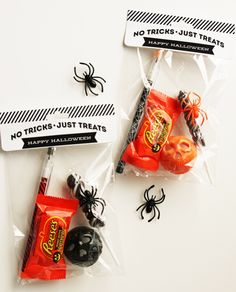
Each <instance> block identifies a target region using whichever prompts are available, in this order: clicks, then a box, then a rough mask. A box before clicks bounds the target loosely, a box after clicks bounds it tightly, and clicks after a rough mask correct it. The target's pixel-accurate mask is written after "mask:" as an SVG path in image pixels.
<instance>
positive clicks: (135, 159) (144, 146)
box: [121, 90, 181, 172]
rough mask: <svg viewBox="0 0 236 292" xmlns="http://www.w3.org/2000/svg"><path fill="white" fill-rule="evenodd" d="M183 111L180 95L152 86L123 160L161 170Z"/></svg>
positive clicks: (148, 169) (137, 165) (144, 168)
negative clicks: (165, 148)
mask: <svg viewBox="0 0 236 292" xmlns="http://www.w3.org/2000/svg"><path fill="white" fill-rule="evenodd" d="M180 113H181V107H180V105H179V103H178V101H177V100H176V99H174V98H171V97H169V96H167V95H165V94H163V93H161V92H158V91H156V90H151V91H150V93H149V95H148V97H147V102H146V107H145V113H144V116H143V119H142V121H141V122H140V125H139V130H138V133H137V135H136V137H135V139H134V140H133V141H132V142H131V143H130V144H129V145H128V146H127V148H126V150H125V152H124V153H123V156H122V158H121V160H123V161H125V162H126V163H129V164H131V165H134V166H135V167H137V168H141V169H143V170H147V171H153V172H154V171H157V170H158V168H159V160H160V152H161V150H162V147H163V146H164V145H165V143H166V141H167V139H168V137H169V135H170V133H171V130H172V128H173V126H174V123H175V122H176V120H177V119H178V117H179V115H180Z"/></svg>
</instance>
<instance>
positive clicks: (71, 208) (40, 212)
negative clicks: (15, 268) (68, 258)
mask: <svg viewBox="0 0 236 292" xmlns="http://www.w3.org/2000/svg"><path fill="white" fill-rule="evenodd" d="M77 207H78V200H72V199H63V198H57V197H50V196H45V195H42V194H39V195H38V196H37V200H36V208H35V212H34V221H33V222H34V229H33V235H32V245H31V249H30V251H29V255H28V257H27V258H24V261H23V266H22V270H21V273H20V277H21V278H22V279H40V280H56V279H65V278H66V263H65V259H64V257H63V250H64V243H65V240H66V235H67V233H68V229H69V225H70V221H71V218H72V216H73V215H74V214H75V212H76V210H77ZM27 248H28V247H27V246H26V249H27Z"/></svg>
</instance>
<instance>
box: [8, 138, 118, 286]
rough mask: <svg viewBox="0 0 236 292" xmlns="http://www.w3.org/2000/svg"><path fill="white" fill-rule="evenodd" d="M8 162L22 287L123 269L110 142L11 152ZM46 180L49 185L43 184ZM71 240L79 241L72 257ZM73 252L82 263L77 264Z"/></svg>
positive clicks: (19, 278) (11, 203)
mask: <svg viewBox="0 0 236 292" xmlns="http://www.w3.org/2000/svg"><path fill="white" fill-rule="evenodd" d="M88 148H89V156H88V155H87V153H88ZM49 149H50V148H49ZM51 149H52V148H51ZM43 160H44V161H45V162H44V163H43ZM5 163H6V175H7V179H8V186H9V188H8V189H9V197H10V207H11V212H12V217H13V218H12V220H13V231H14V242H15V250H16V255H17V259H18V263H19V273H18V280H19V282H20V283H21V284H24V283H28V282H29V281H32V280H51V279H64V278H68V277H71V276H77V275H81V274H87V275H89V276H96V275H106V274H109V273H112V274H114V273H117V272H118V273H119V272H120V271H121V262H120V250H119V235H118V228H117V225H116V216H115V212H114V210H113V208H112V207H111V205H110V203H109V197H110V196H111V193H112V182H113V180H114V169H113V162H112V145H111V144H98V145H89V146H88V145H83V146H82V145H80V146H78V147H77V146H75V147H58V148H57V149H56V151H55V148H53V151H50V150H47V149H42V150H30V151H29V150H28V151H19V152H7V153H5ZM16 165H17V166H18V167H16ZM19 166H21V168H22V171H20V168H19ZM42 169H43V172H42ZM40 173H41V174H40ZM71 176H75V177H76V178H78V181H77V187H78V186H79V185H80V186H81V187H82V189H83V190H82V193H81V194H80V197H78V196H76V192H75V190H74V189H72V187H71V184H69V178H70V177H71ZM45 177H46V179H47V180H48V181H47V184H46V185H43V184H42V181H44V182H45V180H43V178H44V179H45ZM39 178H41V180H40V183H39ZM49 181H50V184H49ZM13 182H14V183H13ZM38 185H39V187H38ZM45 187H46V189H45ZM47 187H48V188H47ZM91 199H92V201H91ZM93 199H96V200H95V201H94V200H93ZM83 200H84V201H83ZM36 201H37V202H36ZM78 202H80V207H78V208H76V204H78ZM82 202H83V204H82ZM35 206H36V207H35ZM35 210H36V211H35ZM35 212H36V213H35ZM86 212H87V213H86ZM63 214H64V215H63ZM101 214H102V216H101ZM88 215H90V217H91V216H94V217H95V218H102V221H103V223H104V224H103V226H100V225H98V224H92V222H91V221H90V220H89V219H91V218H88ZM53 218H56V219H55V220H54V219H53ZM57 218H60V219H58V221H57ZM93 219H94V218H93ZM53 220H54V221H53ZM32 222H33V223H32ZM93 223H94V221H93ZM31 225H32V226H33V235H32V230H31V229H32V226H31ZM42 225H43V228H41V227H42ZM65 226H66V228H64V227H65ZM56 227H58V228H56ZM55 230H56V231H55ZM72 230H75V231H74V234H73V232H71V231H72ZM59 232H60V236H59V235H58V234H59ZM55 233H56V239H55V236H54V234H55ZM30 234H31V235H30ZM69 234H72V235H71V236H72V237H71V236H70V237H69ZM78 234H80V235H81V236H82V237H81V238H80V239H79V238H77V237H78ZM83 238H85V239H83ZM69 239H70V240H69ZM73 240H75V241H76V242H77V243H78V244H77V249H76V250H75V251H74V254H72V253H70V252H72V246H71V244H74V243H73ZM54 241H57V243H55V244H54ZM67 241H68V242H67ZM29 242H30V245H29ZM71 242H72V243H71ZM66 244H67V247H68V249H69V253H67V256H66V255H65V250H66ZM44 247H45V248H46V254H45V249H44ZM27 249H28V250H29V249H30V251H28V252H27ZM86 249H87V250H86ZM81 250H82V252H81ZM86 252H87V254H86ZM27 253H28V255H27ZM47 253H48V254H49V253H50V255H49V256H47ZM75 253H76V254H77V255H79V259H78V258H77V259H75V261H73V257H75V258H76V254H75ZM84 253H85V254H84ZM71 254H72V258H70V255H71ZM61 258H62V259H63V260H61ZM25 267H26V268H25ZM24 268H25V269H26V270H25V271H26V272H25V273H24V272H23V269H24Z"/></svg>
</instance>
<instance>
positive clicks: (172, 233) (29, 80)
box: [0, 0, 236, 292]
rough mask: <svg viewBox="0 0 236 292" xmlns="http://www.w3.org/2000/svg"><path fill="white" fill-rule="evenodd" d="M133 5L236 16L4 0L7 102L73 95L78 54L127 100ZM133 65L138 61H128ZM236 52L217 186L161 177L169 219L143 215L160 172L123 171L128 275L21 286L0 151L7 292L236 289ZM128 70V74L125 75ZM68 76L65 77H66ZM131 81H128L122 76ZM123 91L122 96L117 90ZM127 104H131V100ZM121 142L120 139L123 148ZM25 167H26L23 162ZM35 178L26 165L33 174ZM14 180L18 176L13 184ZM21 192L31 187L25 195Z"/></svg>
mask: <svg viewBox="0 0 236 292" xmlns="http://www.w3.org/2000/svg"><path fill="white" fill-rule="evenodd" d="M127 9H142V10H145V11H154V12H159V11H160V12H164V13H165V12H166V13H169V14H171V13H173V14H177V15H189V14H190V15H189V16H193V17H194V16H196V17H202V18H210V19H215V20H225V21H228V22H235V12H234V10H235V8H234V1H224V2H220V1H217V2H216V1H197V2H196V1H195V2H193V1H192V2H190V1H184V0H179V1H173V2H172V3H171V2H170V1H169V2H161V1H142V2H141V1H131V0H128V1H124V2H121V1H116V2H115V1H93V2H92V1H59V0H58V1H52V0H51V1H26V0H18V1H11V0H9V1H2V0H1V1H0V35H1V56H0V80H1V81H0V84H1V85H0V105H1V110H2V109H3V108H5V107H8V105H9V104H12V101H13V100H14V103H15V105H16V107H21V106H24V104H30V105H34V106H35V107H36V106H38V105H40V104H42V103H44V102H45V101H47V103H52V104H53V103H54V102H55V99H56V100H60V101H62V102H63V101H64V100H65V99H66V98H67V96H68V94H70V98H71V100H72V101H73V102H76V100H77V96H78V86H77V85H76V84H73V85H72V83H71V68H73V66H74V64H75V63H76V62H78V60H84V61H88V62H89V61H90V62H91V63H93V64H96V65H95V67H96V71H97V72H102V73H103V76H106V79H107V80H108V85H107V87H106V90H107V93H108V96H109V98H111V99H114V100H115V99H117V100H118V102H119V101H120V100H119V99H121V98H122V96H120V94H121V93H122V91H124V90H125V88H120V86H119V84H120V83H121V80H122V78H123V76H125V72H122V71H121V61H122V58H123V54H124V50H125V48H124V47H123V44H122V43H123V36H124V30H125V17H126V11H127ZM127 66H132V64H127ZM234 70H235V60H234V61H233V62H232V66H231V72H232V74H231V79H230V80H228V81H229V82H228V85H227V87H226V88H225V94H224V96H222V111H221V117H220V118H221V122H222V129H223V131H222V132H219V133H218V134H219V136H220V137H221V139H220V142H221V143H220V150H219V154H218V159H217V180H216V183H215V187H214V188H212V187H206V186H202V185H197V184H187V183H181V182H173V181H172V182H161V181H160V180H155V183H156V184H158V185H162V186H164V188H165V190H166V193H167V194H168V196H167V199H166V201H165V203H164V204H162V206H161V220H160V221H159V222H153V223H151V224H149V223H147V221H145V222H143V221H140V220H139V218H138V216H137V214H136V212H135V209H136V207H137V205H138V204H139V201H140V197H141V195H142V191H143V190H144V189H145V188H146V187H147V186H149V185H151V184H152V183H153V182H154V180H149V181H146V180H144V179H140V180H137V179H136V178H133V177H119V178H117V181H116V184H115V186H114V192H113V195H112V198H111V201H112V205H113V206H114V207H115V209H116V212H117V220H118V224H119V230H120V241H121V249H122V253H123V262H124V264H123V265H124V273H123V274H122V275H114V276H109V277H98V278H88V277H85V276H81V277H78V278H73V279H69V280H67V281H66V282H64V281H62V282H60V281H59V282H51V283H37V284H32V285H29V286H24V287H19V286H17V284H16V279H15V278H14V277H15V266H14V265H15V259H14V257H15V255H14V251H13V247H12V238H11V224H12V223H11V222H10V221H9V218H10V214H9V210H8V202H7V198H6V188H5V187H6V186H5V173H4V167H3V153H0V163H1V164H0V167H1V169H0V171H1V178H0V179H1V184H0V189H1V201H0V202H1V203H0V208H1V210H0V214H1V224H0V234H1V245H0V246H1V247H0V259H1V265H0V277H1V281H0V290H1V291H6V292H8V291H18V290H19V291H41V290H42V289H43V290H47V291H48V292H49V291H58V292H59V291H65V290H66V289H68V290H70V291H83V292H90V291H105V292H106V291H112V292H116V291H130V290H132V291H136V292H142V291H147V290H148V291H161V292H173V291H175V292H180V291H181V292H195V291H198V292H199V291H201V292H213V291H214V292H218V291H227V292H233V291H236V278H235V271H236V264H235V263H236V231H235V222H236V215H235V214H236V212H235V207H236V191H235V179H236V176H235V164H236V158H235V149H236V138H235V130H236V129H235V106H236V103H235V71H234ZM124 78H125V77H124ZM65 81H66V82H65ZM122 84H124V82H122ZM117 97H119V99H118V98H117ZM122 103H123V102H122ZM119 147H120V141H118V142H117V149H118V148H119ZM16 167H18V168H19V171H22V168H23V166H17V165H16ZM26 176H27V173H26ZM12 183H13V182H12ZM16 195H20V196H22V195H23V194H16Z"/></svg>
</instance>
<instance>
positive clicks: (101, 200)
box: [95, 198, 106, 206]
mask: <svg viewBox="0 0 236 292" xmlns="http://www.w3.org/2000/svg"><path fill="white" fill-rule="evenodd" d="M95 201H96V202H99V201H100V202H102V203H103V204H104V205H105V206H106V201H105V200H104V199H103V198H95Z"/></svg>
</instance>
